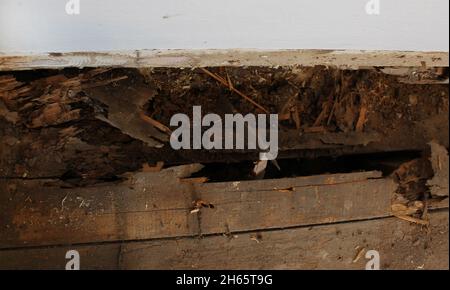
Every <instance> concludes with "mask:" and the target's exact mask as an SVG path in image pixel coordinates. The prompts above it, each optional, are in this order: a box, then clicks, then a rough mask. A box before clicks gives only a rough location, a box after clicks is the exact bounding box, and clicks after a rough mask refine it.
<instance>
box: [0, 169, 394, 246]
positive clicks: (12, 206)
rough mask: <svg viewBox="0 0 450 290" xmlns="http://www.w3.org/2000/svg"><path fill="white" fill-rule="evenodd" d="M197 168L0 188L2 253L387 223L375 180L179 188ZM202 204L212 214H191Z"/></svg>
mask: <svg viewBox="0 0 450 290" xmlns="http://www.w3.org/2000/svg"><path fill="white" fill-rule="evenodd" d="M199 168H200V166H199V165H191V166H180V167H175V168H170V169H166V170H163V171H161V172H159V173H151V172H150V173H138V174H134V175H132V176H131V178H130V179H129V180H128V181H126V182H124V183H122V184H108V185H105V186H95V187H84V188H61V187H60V184H59V183H58V182H56V181H52V180H47V181H42V180H2V181H0V190H1V192H2V194H1V195H0V207H1V210H0V217H1V219H0V228H1V229H2V230H1V231H0V248H11V247H17V246H37V245H60V244H73V243H88V242H105V241H117V240H138V239H153V238H166V237H180V236H196V235H206V234H220V233H227V232H241V231H252V230H259V229H270V228H282V227H292V226H300V225H313V224H323V223H332V222H339V221H349V220H361V219H370V218H374V217H385V216H389V215H390V214H391V213H390V203H391V197H392V194H393V192H394V191H395V188H396V185H395V183H394V182H393V181H392V180H390V179H389V178H386V179H385V178H380V173H379V172H361V173H352V174H335V175H321V176H311V177H297V178H286V179H278V180H260V181H241V182H227V183H206V184H194V183H189V182H186V181H184V182H181V181H180V178H181V177H185V176H188V175H189V174H190V173H192V172H193V171H196V170H198V169H199ZM198 200H203V201H204V202H206V203H210V204H212V205H213V206H214V208H201V209H200V211H199V212H198V213H191V210H193V209H194V202H195V201H198Z"/></svg>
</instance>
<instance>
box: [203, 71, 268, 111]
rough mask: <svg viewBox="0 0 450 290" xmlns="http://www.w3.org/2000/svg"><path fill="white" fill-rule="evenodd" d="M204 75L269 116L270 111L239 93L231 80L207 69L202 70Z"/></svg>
mask: <svg viewBox="0 0 450 290" xmlns="http://www.w3.org/2000/svg"><path fill="white" fill-rule="evenodd" d="M200 69H201V70H202V71H203V72H204V73H206V74H207V75H209V76H210V77H212V78H213V79H215V80H216V81H218V82H219V83H221V84H222V85H223V86H225V87H227V88H228V89H230V91H232V92H235V93H236V94H238V95H239V96H241V97H242V98H244V99H245V100H247V101H248V102H250V103H252V104H253V105H254V106H255V107H257V108H258V109H260V110H261V111H263V112H264V113H266V114H269V111H268V110H266V109H265V108H264V107H263V106H261V105H260V104H258V103H257V102H255V101H254V100H252V99H251V98H250V97H248V96H247V95H245V94H244V93H242V92H241V91H239V90H238V89H236V88H234V87H233V85H232V84H231V80H230V81H226V80H225V79H223V78H222V77H221V76H219V75H217V74H215V73H213V72H210V71H209V70H207V69H206V68H202V67H201V68H200Z"/></svg>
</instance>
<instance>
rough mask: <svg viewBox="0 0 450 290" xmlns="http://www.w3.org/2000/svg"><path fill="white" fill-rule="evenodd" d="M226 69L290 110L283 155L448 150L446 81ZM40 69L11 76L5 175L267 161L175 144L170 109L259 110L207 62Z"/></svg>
mask: <svg viewBox="0 0 450 290" xmlns="http://www.w3.org/2000/svg"><path fill="white" fill-rule="evenodd" d="M216 71H217V74H222V75H225V74H228V75H229V76H230V75H231V77H230V80H231V81H232V82H234V83H237V84H239V83H241V84H240V86H241V87H242V88H240V91H243V92H244V93H245V94H247V95H251V96H252V97H253V98H255V99H256V100H257V101H258V102H259V103H261V104H262V105H263V106H264V107H267V108H270V111H271V112H272V113H278V114H279V116H280V122H281V124H280V133H279V147H280V154H279V156H280V158H286V157H289V156H296V157H308V158H315V157H319V156H339V155H346V154H359V153H375V152H390V151H412V150H417V151H421V150H425V149H427V148H428V142H430V141H431V140H433V139H434V140H436V141H437V142H438V143H439V144H441V145H443V146H444V147H448V143H449V137H448V131H449V130H448V87H447V86H446V85H442V84H434V85H430V84H428V85H423V84H422V85H414V84H403V83H401V82H400V81H398V79H397V76H391V75H388V74H385V73H383V72H380V71H377V70H375V69H373V68H372V69H368V70H361V71H356V72H355V71H342V70H337V69H332V68H326V67H320V66H319V67H309V68H302V67H290V68H281V69H280V68H279V69H274V68H268V67H266V68H245V69H244V68H226V67H221V68H217V69H216ZM443 72H444V75H445V70H444V71H443ZM39 74H43V75H42V77H39ZM48 74H50V75H48ZM34 75H37V76H38V77H35V76H34V77H30V75H29V74H26V73H23V74H17V73H13V74H4V75H2V76H0V135H1V136H2V138H1V139H0V177H2V178H53V177H64V178H67V177H71V178H72V177H73V178H78V179H82V180H105V179H108V180H109V179H112V178H115V177H117V176H119V175H121V174H123V173H125V172H133V171H137V170H139V169H141V168H142V166H143V165H144V164H146V163H150V164H155V163H157V162H158V161H164V162H165V163H166V164H168V165H170V164H172V165H175V164H186V163H195V162H228V161H236V160H255V159H256V158H257V155H258V152H252V151H248V150H243V151H241V152H236V151H230V152H228V151H226V152H223V151H220V152H219V151H204V150H199V151H189V150H188V151H183V150H182V151H175V150H173V149H171V148H170V146H169V144H168V138H169V135H170V130H171V128H169V119H170V117H171V116H172V115H173V114H174V113H180V112H182V113H187V114H188V113H189V110H192V105H194V104H199V105H203V107H204V108H205V110H208V112H217V113H219V114H225V113H232V112H239V113H242V114H246V113H249V112H252V113H255V111H254V107H253V106H249V105H248V104H247V103H246V102H245V101H244V100H242V99H241V98H240V97H239V96H237V95H233V94H230V92H229V91H228V89H227V88H224V87H222V86H221V85H220V84H217V83H216V82H215V80H214V79H211V78H210V77H209V76H208V75H205V74H204V73H202V72H201V71H199V70H181V69H173V68H172V69H160V70H156V71H153V70H151V69H140V70H139V71H138V70H133V69H131V70H130V69H128V70H127V69H111V68H97V69H93V70H88V69H86V70H76V71H72V72H70V71H65V72H62V73H59V74H55V73H54V72H40V73H37V74H36V73H35V74H34ZM30 78H31V80H30ZM199 88H202V89H201V90H199ZM180 96H183V97H180ZM293 112H296V113H295V114H293ZM299 118H300V119H301V124H299V123H298V122H299V120H300V119H299ZM295 120H297V122H294V121H295ZM299 125H300V126H299ZM296 127H298V128H296Z"/></svg>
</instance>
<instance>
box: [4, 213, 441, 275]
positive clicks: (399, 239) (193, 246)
mask: <svg viewBox="0 0 450 290" xmlns="http://www.w3.org/2000/svg"><path fill="white" fill-rule="evenodd" d="M448 218H449V216H448V210H444V211H442V210H440V211H438V212H432V213H431V214H430V227H429V228H425V227H423V226H420V225H417V224H412V223H409V222H407V221H404V220H401V219H398V218H395V217H389V218H382V219H376V220H368V221H359V222H349V223H339V224H330V225H321V226H311V227H300V228H293V229H284V230H283V229H277V230H269V231H259V232H247V233H239V234H234V235H231V236H226V235H213V236H207V237H203V238H195V237H194V238H179V239H161V240H152V241H142V242H125V243H110V244H97V245H84V246H65V247H53V248H34V249H19V250H0V269H64V267H65V263H66V260H65V253H66V252H67V251H68V250H77V251H79V253H80V263H81V269H364V268H365V265H366V263H367V262H368V259H366V258H365V253H366V252H367V251H369V250H376V251H378V252H379V254H380V267H381V269H448V268H449V259H448V257H449V256H448V254H449V245H448Z"/></svg>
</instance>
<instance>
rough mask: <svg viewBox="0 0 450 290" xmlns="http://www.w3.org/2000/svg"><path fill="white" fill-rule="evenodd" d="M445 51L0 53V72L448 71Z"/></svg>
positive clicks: (241, 50)
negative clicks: (299, 67)
mask: <svg viewBox="0 0 450 290" xmlns="http://www.w3.org/2000/svg"><path fill="white" fill-rule="evenodd" d="M448 61H449V57H448V53H447V52H410V51H409V52H406V51H349V50H348V51H345V50H343V51H341V50H245V49H239V50H232V49H229V50H138V51H116V52H77V53H48V54H47V53H45V54H20V55H10V54H8V55H7V54H0V71H12V70H28V69H44V68H45V69H58V68H66V67H78V68H83V67H130V68H140V67H202V66H290V65H302V66H316V65H326V66H335V67H338V68H342V69H358V68H364V67H386V66H392V67H422V66H423V64H426V65H427V66H428V67H447V66H448Z"/></svg>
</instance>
